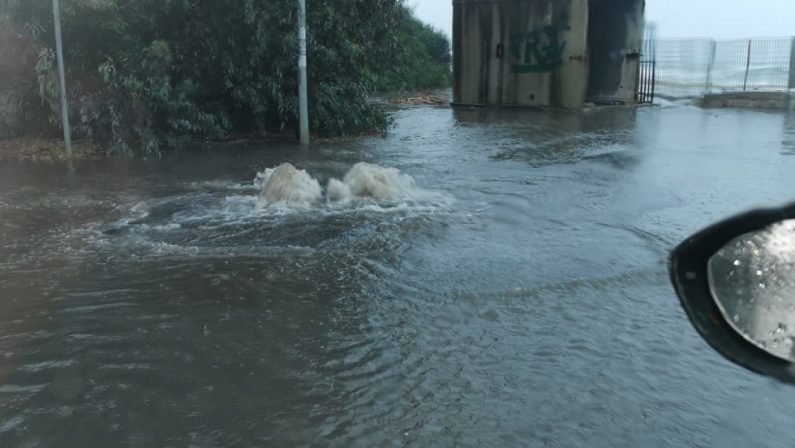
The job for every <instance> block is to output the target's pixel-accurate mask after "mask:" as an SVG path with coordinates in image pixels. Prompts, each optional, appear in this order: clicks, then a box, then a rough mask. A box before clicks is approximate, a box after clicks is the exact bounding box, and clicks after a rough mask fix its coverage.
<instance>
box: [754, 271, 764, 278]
mask: <svg viewBox="0 0 795 448" xmlns="http://www.w3.org/2000/svg"><path fill="white" fill-rule="evenodd" d="M756 275H758V276H759V277H761V276H763V275H765V273H764V272H762V271H756Z"/></svg>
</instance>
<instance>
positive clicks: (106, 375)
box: [0, 107, 795, 447]
mask: <svg viewBox="0 0 795 448" xmlns="http://www.w3.org/2000/svg"><path fill="white" fill-rule="evenodd" d="M283 162H291V163H293V164H294V165H295V166H296V167H298V168H299V169H302V170H306V171H307V173H309V174H310V175H311V176H312V177H314V178H316V179H317V180H318V181H319V183H320V185H323V186H325V185H326V184H327V182H328V180H329V179H330V178H332V177H333V178H338V179H341V178H343V176H344V175H345V173H346V172H348V170H350V169H351V167H352V166H353V165H354V164H356V163H357V162H368V163H372V164H378V165H380V166H384V167H392V168H396V169H399V170H400V171H401V172H402V173H404V174H406V175H409V176H411V177H412V178H413V179H414V183H415V185H416V187H417V188H418V189H419V190H421V191H422V192H423V193H424V194H423V195H420V196H409V197H405V198H400V199H397V200H391V201H368V200H361V201H357V200H354V201H348V202H345V203H327V202H325V201H323V200H321V201H320V202H318V203H315V204H313V205H311V206H307V207H298V208H293V209H284V208H269V207H262V206H261V199H259V188H258V186H257V185H255V182H254V181H253V179H254V178H255V176H256V175H257V173H261V172H263V170H264V169H266V168H270V167H274V166H277V165H279V164H281V163H283ZM793 173H795V118H793V117H787V116H785V115H782V114H772V113H763V112H748V111H746V112H743V111H705V110H701V109H696V108H690V107H671V108H653V109H652V108H648V109H641V110H638V111H627V110H600V111H594V112H587V113H580V114H570V113H558V112H546V111H533V112H510V113H508V112H503V113H496V112H488V111H468V110H457V111H454V110H451V109H449V108H407V109H403V110H400V111H398V112H397V113H396V124H395V128H394V130H393V132H392V133H391V134H390V135H389V136H387V137H386V138H383V139H381V138H373V139H365V140H360V141H354V142H350V143H333V144H319V145H316V146H315V147H313V148H312V149H311V150H301V149H299V148H297V147H292V146H283V145H260V146H257V145H250V146H247V147H244V146H233V147H229V148H225V149H224V150H219V149H218V148H216V149H215V150H213V151H204V150H201V151H194V152H179V153H173V154H167V155H166V156H164V157H163V158H161V159H157V160H148V161H114V160H110V161H98V162H80V163H77V164H75V167H74V170H73V171H71V172H69V171H68V170H67V169H66V167H65V166H63V165H58V164H32V163H9V164H5V165H3V166H0V446H2V447H87V446H102V447H116V446H119V447H124V446H129V447H249V446H253V447H265V446H318V447H326V446H328V447H353V446H362V447H372V446H417V447H425V446H440V447H447V446H471V447H513V446H517V447H518V446H523V447H525V446H529V447H574V446H588V447H644V446H683V447H712V446H721V447H748V446H754V447H781V446H789V445H791V444H792V440H793V438H795V429H793V426H792V422H791V418H792V415H795V389H791V388H787V387H785V386H781V385H778V384H776V383H774V382H772V381H770V380H767V379H764V378H761V377H758V376H755V375H752V374H750V373H747V372H745V371H744V370H741V369H740V368H739V367H735V366H734V365H731V364H729V363H728V361H725V360H723V359H722V358H721V357H719V355H717V354H716V353H714V352H713V351H712V350H711V349H710V348H708V347H707V345H706V343H704V342H703V341H702V340H701V339H700V338H699V337H698V336H697V335H696V333H695V331H694V330H693V329H692V327H691V325H690V324H689V323H688V322H687V320H686V318H685V316H684V313H683V312H682V310H681V308H680V307H679V305H678V302H677V299H676V297H675V295H674V292H673V290H672V288H671V287H670V286H669V284H668V279H667V273H666V266H665V260H666V256H667V253H668V251H669V250H670V249H671V248H672V247H673V246H674V245H675V244H677V243H678V242H679V241H680V240H681V239H682V238H684V237H686V236H687V235H689V234H690V233H692V232H694V231H696V230H698V229H699V228H701V227H703V226H705V225H707V224H709V223H711V222H712V221H714V220H716V219H719V218H722V217H724V216H725V215H727V214H731V213H734V212H739V211H743V210H745V209H747V208H749V207H752V206H756V205H770V204H779V203H783V202H786V201H790V200H793V199H795V175H793Z"/></svg>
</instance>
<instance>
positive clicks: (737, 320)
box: [734, 314, 740, 322]
mask: <svg viewBox="0 0 795 448" xmlns="http://www.w3.org/2000/svg"><path fill="white" fill-rule="evenodd" d="M734 321H735V322H740V315H739V314H735V315H734Z"/></svg>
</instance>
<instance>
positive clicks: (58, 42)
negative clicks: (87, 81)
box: [52, 0, 72, 158]
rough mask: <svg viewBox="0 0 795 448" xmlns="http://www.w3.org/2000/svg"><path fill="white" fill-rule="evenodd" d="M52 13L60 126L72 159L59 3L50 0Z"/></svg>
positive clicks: (57, 0) (58, 1)
mask: <svg viewBox="0 0 795 448" xmlns="http://www.w3.org/2000/svg"><path fill="white" fill-rule="evenodd" d="M52 11H53V17H54V20H55V53H56V54H57V56H58V82H59V84H60V88H61V124H62V125H63V140H64V145H65V146H66V157H69V158H71V157H72V135H71V130H70V129H69V105H68V103H67V98H66V74H65V70H64V65H63V38H62V37H61V2H60V0H52Z"/></svg>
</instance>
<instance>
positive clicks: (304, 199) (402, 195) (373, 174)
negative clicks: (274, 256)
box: [254, 162, 428, 207]
mask: <svg viewBox="0 0 795 448" xmlns="http://www.w3.org/2000/svg"><path fill="white" fill-rule="evenodd" d="M254 185H255V186H256V187H257V188H260V189H261V193H260V197H261V198H262V199H263V200H264V202H265V206H266V207H268V206H271V205H276V204H279V205H311V204H313V203H316V202H318V201H319V200H320V199H321V198H322V197H323V192H322V190H321V187H320V183H319V182H318V181H317V180H316V179H314V178H312V177H311V176H310V175H309V174H308V173H307V172H306V171H304V170H299V169H297V168H295V167H294V166H293V165H291V164H289V163H285V164H282V165H279V166H278V167H276V168H268V169H266V170H265V171H263V172H262V173H259V174H257V177H256V179H254ZM427 193H428V192H424V191H423V190H421V189H419V188H417V187H416V185H415V182H414V179H413V178H412V177H411V176H409V175H408V174H403V173H401V172H400V171H399V170H397V169H395V168H385V167H382V166H379V165H375V164H370V163H364V162H360V163H357V164H356V165H354V166H353V168H351V169H350V171H348V173H347V174H346V175H345V177H343V179H342V180H339V179H335V178H332V179H330V180H329V182H328V186H327V188H326V198H327V199H328V201H329V202H339V203H346V202H350V201H352V200H357V199H360V200H367V199H370V200H375V201H387V202H390V201H401V200H416V199H421V198H422V197H424V196H425V195H427Z"/></svg>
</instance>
